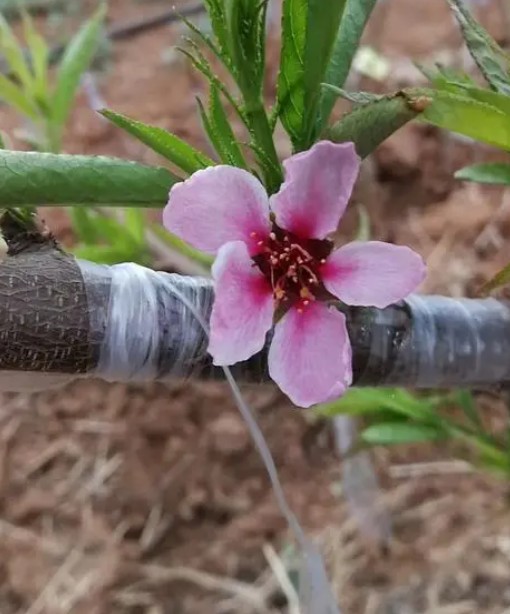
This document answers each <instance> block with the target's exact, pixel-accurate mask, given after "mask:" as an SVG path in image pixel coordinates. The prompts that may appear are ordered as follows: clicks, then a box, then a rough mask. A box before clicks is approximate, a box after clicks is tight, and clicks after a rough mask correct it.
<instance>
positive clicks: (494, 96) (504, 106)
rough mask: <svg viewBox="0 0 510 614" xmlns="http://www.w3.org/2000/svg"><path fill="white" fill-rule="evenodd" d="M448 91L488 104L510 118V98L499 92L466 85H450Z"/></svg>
mask: <svg viewBox="0 0 510 614" xmlns="http://www.w3.org/2000/svg"><path fill="white" fill-rule="evenodd" d="M448 91H450V92H451V93H453V94H456V95H457V96H463V97H467V98H470V99H471V100H476V101H478V102H481V103H483V104H488V105H491V106H493V107H495V108H496V109H498V110H499V111H501V112H502V113H505V114H506V115H508V116H509V118H510V97H509V96H506V95H504V94H500V93H499V92H493V91H492V90H488V89H483V88H481V87H476V86H470V85H467V84H465V83H455V84H454V83H452V82H450V83H449V88H448Z"/></svg>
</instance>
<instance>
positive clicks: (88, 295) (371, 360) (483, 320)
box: [0, 235, 510, 388]
mask: <svg viewBox="0 0 510 614" xmlns="http://www.w3.org/2000/svg"><path fill="white" fill-rule="evenodd" d="M16 237H17V238H16V241H17V243H14V242H13V241H12V239H11V241H10V255H9V256H8V257H7V258H5V259H4V261H3V262H2V263H1V264H0V371H4V372H6V371H13V372H14V371H17V372H38V373H52V374H57V373H62V374H74V375H77V376H79V375H81V374H85V373H91V374H92V373H94V374H95V375H97V376H99V377H101V376H103V377H106V378H107V379H120V380H129V379H131V378H133V379H158V378H163V379H164V378H169V377H173V376H190V375H192V376H197V377H204V378H205V377H221V376H222V373H221V370H220V369H217V368H215V367H213V366H212V364H211V361H210V357H209V356H208V355H207V352H206V347H207V338H206V335H205V333H204V331H203V330H202V329H201V327H200V324H199V323H198V322H197V321H196V319H195V317H194V316H193V314H192V313H190V312H189V309H188V308H187V307H186V305H183V303H182V296H185V297H186V299H187V300H188V301H189V302H190V303H192V304H194V305H196V306H197V308H198V309H199V310H200V313H201V315H202V316H203V317H204V319H206V320H207V319H208V317H209V314H210V309H211V305H212V299H213V289H212V286H211V284H210V282H209V281H208V280H201V281H199V282H197V281H196V280H194V279H192V278H188V277H183V276H178V275H168V274H167V273H154V274H153V273H150V279H151V288H150V292H152V293H153V294H154V303H155V305H156V309H155V311H154V312H153V313H152V314H150V313H148V312H147V313H145V311H146V310H145V309H144V308H143V307H142V306H141V307H140V308H138V307H137V305H133V304H127V303H126V304H122V301H124V300H127V299H126V298H125V297H126V296H130V294H129V292H128V291H127V290H129V288H128V286H129V284H130V283H131V277H133V278H134V277H135V271H142V269H141V267H140V268H138V269H133V271H134V272H133V276H131V274H130V269H127V272H126V269H123V275H124V277H123V281H122V296H120V295H118V292H117V291H116V290H115V291H114V290H112V274H111V271H112V269H109V268H108V267H98V266H96V265H92V264H86V263H80V262H77V261H76V260H75V259H74V258H73V257H72V256H69V255H68V254H65V253H64V252H62V251H61V250H60V249H59V248H58V247H57V246H56V245H55V244H54V242H53V241H51V239H49V240H47V241H42V242H39V243H37V242H36V243H34V242H33V241H26V242H25V243H23V241H22V240H20V239H19V235H16ZM84 271H85V273H84ZM142 272H143V271H142ZM133 281H134V279H133ZM138 283H139V281H138ZM131 296H136V295H135V294H132V295H131ZM114 301H121V303H118V302H117V303H115V314H116V316H115V317H116V320H115V322H116V325H119V322H120V324H121V327H120V331H121V332H120V335H123V334H124V335H126V336H128V337H129V339H127V342H126V339H125V338H123V337H122V336H120V337H119V334H118V332H117V331H116V334H115V335H114V336H113V337H112V336H111V335H109V332H110V331H109V329H110V327H111V326H112V321H113V320H112V305H113V302H114ZM130 314H134V315H135V316H136V319H135V320H132V319H129V318H132V317H133V315H130ZM154 314H155V315H154ZM346 315H347V320H348V327H349V333H350V338H351V341H352V345H353V359H354V374H355V384H357V385H370V386H389V385H391V386H393V385H401V386H411V387H455V386H466V387H477V388H485V387H493V386H497V385H502V384H508V383H509V382H510V361H508V359H507V357H508V356H509V355H510V306H509V305H508V304H507V303H504V302H500V301H497V300H494V299H485V300H477V299H462V300H458V299H449V298H444V297H433V296H430V297H417V296H415V297H410V299H408V300H407V301H403V302H402V303H399V304H398V305H394V306H391V307H388V308H386V309H383V310H379V309H373V308H351V309H349V310H348V311H347V314H346ZM124 317H125V318H128V319H129V321H128V320H126V321H123V318H124ZM184 317H185V318H186V319H183V318H184ZM145 318H152V320H151V321H148V320H145ZM154 318H156V324H155V323H154ZM133 322H136V324H135V325H134V324H133ZM155 325H156V327H157V329H158V331H159V332H158V335H157V336H156V337H155V339H156V340H155V341H154V342H153V343H152V345H151V346H150V353H151V360H152V361H153V363H154V365H155V367H154V369H152V370H151V371H147V370H145V371H144V372H143V374H142V375H140V373H138V374H137V373H134V372H131V373H124V374H123V372H122V369H121V372H119V373H118V374H117V372H116V370H115V368H114V369H113V373H114V375H113V376H112V364H110V365H109V368H108V373H105V372H103V370H102V369H103V366H104V364H105V360H104V357H105V352H106V351H108V352H110V354H111V356H115V351H113V352H111V350H112V348H111V347H108V344H109V343H110V344H111V342H112V341H111V340H112V338H114V339H116V340H117V341H118V342H119V343H121V344H123V347H124V346H125V348H126V349H125V350H123V352H124V354H122V361H123V362H124V361H125V363H126V364H128V365H130V364H135V363H136V360H138V361H139V360H140V357H139V356H136V358H135V355H134V354H133V355H132V356H131V355H130V354H129V352H136V351H138V352H139V344H138V343H137V342H135V343H133V341H132V336H133V335H134V339H135V340H136V339H141V340H143V339H144V338H145V336H146V335H148V334H149V333H148V331H150V330H152V329H153V327H154V326H155ZM134 326H136V328H137V329H138V330H134V329H133V327H134ZM137 335H138V337H137ZM148 347H149V346H148ZM130 348H131V349H130ZM113 350H115V348H113ZM111 356H110V358H111ZM113 360H114V359H113ZM111 362H112V360H111V359H110V363H111ZM113 367H115V365H113ZM124 371H125V369H124ZM128 371H129V370H128ZM235 371H236V376H237V377H238V378H239V379H240V380H241V381H251V382H261V381H265V380H267V379H268V374H267V365H266V351H265V350H264V351H263V352H261V353H260V354H259V355H257V356H255V357H254V358H252V359H251V360H249V361H247V362H245V363H242V364H239V365H237V366H236V367H235Z"/></svg>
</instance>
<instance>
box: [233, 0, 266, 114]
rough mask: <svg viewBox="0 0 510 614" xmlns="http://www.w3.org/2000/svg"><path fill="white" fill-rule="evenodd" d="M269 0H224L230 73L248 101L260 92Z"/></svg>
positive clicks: (258, 95) (262, 78)
mask: <svg viewBox="0 0 510 614" xmlns="http://www.w3.org/2000/svg"><path fill="white" fill-rule="evenodd" d="M267 4H268V0H224V7H225V17H226V23H227V29H228V51H227V54H228V56H229V57H230V60H231V67H232V74H233V76H234V78H235V80H236V82H237V84H238V86H239V89H240V90H241V92H242V93H243V96H244V98H245V100H246V102H248V100H249V99H252V98H253V99H257V98H259V97H260V95H261V93H262V85H263V81H264V70H265V52H266V51H265V50H266V12H267Z"/></svg>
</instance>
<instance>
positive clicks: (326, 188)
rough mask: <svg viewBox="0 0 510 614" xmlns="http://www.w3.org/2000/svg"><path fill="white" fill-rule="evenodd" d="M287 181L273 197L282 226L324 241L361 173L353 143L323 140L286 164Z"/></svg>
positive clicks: (278, 220) (272, 204)
mask: <svg viewBox="0 0 510 614" xmlns="http://www.w3.org/2000/svg"><path fill="white" fill-rule="evenodd" d="M283 167H284V169H285V182H284V183H283V184H282V187H281V188H280V191H279V192H278V193H277V194H275V195H274V196H272V197H271V201H270V205H271V209H272V211H273V212H274V213H275V215H276V223H277V224H278V226H281V227H282V228H285V229H286V230H289V231H290V232H293V233H294V234H296V235H298V236H299V237H302V238H305V239H324V238H325V237H326V235H328V234H330V233H331V232H334V231H335V230H336V228H337V226H338V222H339V221H340V218H341V217H342V215H343V213H344V211H345V208H346V207H347V203H348V201H349V198H350V197H351V192H352V188H353V186H354V182H355V181H356V177H357V176H358V170H359V158H358V156H357V154H356V150H355V149H354V144H353V143H341V144H337V143H331V142H330V141H319V143H317V144H315V145H314V146H313V147H312V148H311V149H310V150H309V151H304V152H302V153H298V154H296V155H295V156H292V157H290V158H288V159H287V160H286V161H285V162H284V163H283Z"/></svg>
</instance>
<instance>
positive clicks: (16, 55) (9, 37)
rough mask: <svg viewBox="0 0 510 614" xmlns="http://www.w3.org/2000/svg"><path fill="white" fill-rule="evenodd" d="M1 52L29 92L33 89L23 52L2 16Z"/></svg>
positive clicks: (0, 31)
mask: <svg viewBox="0 0 510 614" xmlns="http://www.w3.org/2000/svg"><path fill="white" fill-rule="evenodd" d="M0 51H1V52H2V54H3V55H4V56H5V59H6V61H7V65H8V66H9V70H10V72H11V73H12V75H13V76H14V77H16V79H17V80H18V81H19V82H20V83H21V84H22V85H23V87H24V88H26V89H27V90H28V91H30V89H31V88H32V84H33V77H32V74H31V73H30V70H29V68H28V65H27V62H26V60H25V56H24V55H23V50H22V48H21V46H20V44H19V43H18V41H17V40H16V37H15V36H14V34H13V32H12V30H11V27H10V26H9V24H8V23H7V21H6V20H5V18H4V17H3V16H2V15H1V14H0Z"/></svg>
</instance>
